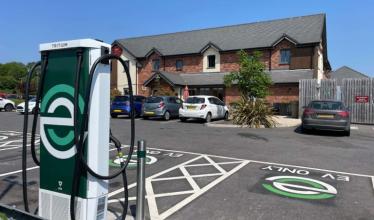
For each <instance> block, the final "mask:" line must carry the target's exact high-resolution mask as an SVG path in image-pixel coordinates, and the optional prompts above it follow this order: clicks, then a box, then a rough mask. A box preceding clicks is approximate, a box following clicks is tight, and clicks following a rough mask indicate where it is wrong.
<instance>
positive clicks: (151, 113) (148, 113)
mask: <svg viewBox="0 0 374 220" xmlns="http://www.w3.org/2000/svg"><path fill="white" fill-rule="evenodd" d="M144 114H145V115H154V114H155V113H154V112H144Z"/></svg>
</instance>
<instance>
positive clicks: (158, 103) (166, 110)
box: [142, 96, 182, 121]
mask: <svg viewBox="0 0 374 220" xmlns="http://www.w3.org/2000/svg"><path fill="white" fill-rule="evenodd" d="M181 105H182V100H181V99H179V98H177V97H173V96H151V97H148V98H147V99H146V100H145V102H144V105H143V110H142V116H143V119H148V118H149V117H158V118H163V119H164V120H166V121H167V120H169V119H170V118H172V117H178V115H179V108H180V107H181Z"/></svg>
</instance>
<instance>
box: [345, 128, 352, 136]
mask: <svg viewBox="0 0 374 220" xmlns="http://www.w3.org/2000/svg"><path fill="white" fill-rule="evenodd" d="M344 134H345V136H347V137H349V136H351V129H349V130H347V131H344Z"/></svg>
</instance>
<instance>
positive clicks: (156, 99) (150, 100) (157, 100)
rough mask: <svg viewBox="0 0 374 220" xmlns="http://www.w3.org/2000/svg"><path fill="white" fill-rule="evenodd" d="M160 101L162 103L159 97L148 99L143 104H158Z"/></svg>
mask: <svg viewBox="0 0 374 220" xmlns="http://www.w3.org/2000/svg"><path fill="white" fill-rule="evenodd" d="M161 101H163V99H162V98H161V97H148V98H147V99H146V100H145V103H160V102H161Z"/></svg>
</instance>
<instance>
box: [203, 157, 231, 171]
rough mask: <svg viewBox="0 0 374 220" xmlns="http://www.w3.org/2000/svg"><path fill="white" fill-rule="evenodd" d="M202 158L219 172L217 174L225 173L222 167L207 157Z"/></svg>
mask: <svg viewBox="0 0 374 220" xmlns="http://www.w3.org/2000/svg"><path fill="white" fill-rule="evenodd" d="M204 158H205V159H206V160H207V161H209V162H210V163H211V164H212V165H213V166H214V167H215V168H217V170H219V172H221V173H222V174H224V173H226V170H224V169H223V168H222V167H220V166H219V165H217V163H216V162H214V161H213V160H212V159H211V158H210V157H208V156H206V155H205V156H204Z"/></svg>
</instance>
